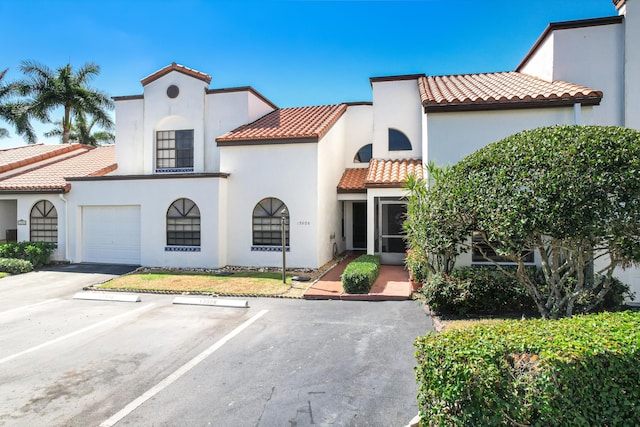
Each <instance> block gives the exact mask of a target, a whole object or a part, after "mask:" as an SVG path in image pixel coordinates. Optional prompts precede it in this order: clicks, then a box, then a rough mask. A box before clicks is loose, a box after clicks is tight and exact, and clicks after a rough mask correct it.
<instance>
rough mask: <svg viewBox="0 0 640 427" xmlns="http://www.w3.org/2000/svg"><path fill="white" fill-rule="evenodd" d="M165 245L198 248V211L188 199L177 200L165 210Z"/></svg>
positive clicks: (196, 206)
mask: <svg viewBox="0 0 640 427" xmlns="http://www.w3.org/2000/svg"><path fill="white" fill-rule="evenodd" d="M167 245H169V246H200V209H198V205H196V204H195V203H193V201H191V200H189V199H178V200H176V201H175V202H173V203H172V204H171V206H169V210H167Z"/></svg>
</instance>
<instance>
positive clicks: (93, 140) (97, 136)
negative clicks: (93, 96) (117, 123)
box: [44, 114, 116, 147]
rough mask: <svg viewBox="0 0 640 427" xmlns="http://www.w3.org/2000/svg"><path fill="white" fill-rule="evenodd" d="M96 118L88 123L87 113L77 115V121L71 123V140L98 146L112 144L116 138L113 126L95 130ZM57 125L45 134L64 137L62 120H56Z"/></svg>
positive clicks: (48, 136)
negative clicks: (112, 131)
mask: <svg viewBox="0 0 640 427" xmlns="http://www.w3.org/2000/svg"><path fill="white" fill-rule="evenodd" d="M97 122H98V120H97V119H96V118H91V121H90V122H89V123H87V117H86V115H85V114H80V115H78V116H77V117H76V123H75V124H73V123H72V124H71V132H69V141H70V142H77V143H79V144H85V145H92V146H94V147H95V146H98V145H100V144H110V143H113V142H114V141H115V139H116V137H115V135H114V134H113V133H111V132H109V131H110V130H113V126H111V127H109V128H108V129H105V130H98V131H94V130H93V127H94V126H95V125H96V124H97ZM55 125H56V126H57V127H56V128H55V129H53V130H51V131H49V132H46V133H45V134H44V136H46V137H47V138H50V137H52V136H59V137H61V138H62V135H63V129H62V122H55Z"/></svg>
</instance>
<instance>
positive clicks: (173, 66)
mask: <svg viewBox="0 0 640 427" xmlns="http://www.w3.org/2000/svg"><path fill="white" fill-rule="evenodd" d="M172 71H177V72H178V73H182V74H185V75H187V76H189V77H193V78H196V79H199V80H202V81H203V82H205V83H206V84H209V83H211V76H210V75H208V74H205V73H201V72H200V71H197V70H194V69H193V68H189V67H185V66H184V65H180V64H176V63H175V62H173V63H171V64H170V65H167V66H166V67H164V68H163V69H161V70H158V71H156V72H155V73H153V74H151V75H149V76H147V77H145V78H144V79H142V80H140V83H142V86H146V85H148V84H149V83H151V82H154V81H156V80H158V79H159V78H161V77H163V76H166V75H167V74H169V73H170V72H172Z"/></svg>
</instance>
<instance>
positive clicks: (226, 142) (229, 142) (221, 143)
mask: <svg viewBox="0 0 640 427" xmlns="http://www.w3.org/2000/svg"><path fill="white" fill-rule="evenodd" d="M319 140H320V137H319V136H309V137H303V138H297V137H284V138H265V139H256V138H252V139H223V140H219V139H216V143H217V145H218V147H235V146H240V145H257V146H260V145H275V144H308V143H318V141H319Z"/></svg>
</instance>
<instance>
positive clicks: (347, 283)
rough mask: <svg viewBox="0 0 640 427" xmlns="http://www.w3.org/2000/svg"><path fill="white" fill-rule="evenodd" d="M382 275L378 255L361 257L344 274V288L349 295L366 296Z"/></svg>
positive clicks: (351, 263) (349, 265) (350, 264)
mask: <svg viewBox="0 0 640 427" xmlns="http://www.w3.org/2000/svg"><path fill="white" fill-rule="evenodd" d="M378 274H380V258H379V257H378V256H376V255H360V256H359V257H358V258H356V259H354V260H353V261H351V262H350V263H349V264H348V265H347V267H346V268H345V269H344V271H343V272H342V277H341V279H342V287H343V288H344V291H345V292H346V293H348V294H366V293H369V291H370V290H371V286H372V285H373V282H375V281H376V279H377V278H378Z"/></svg>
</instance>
